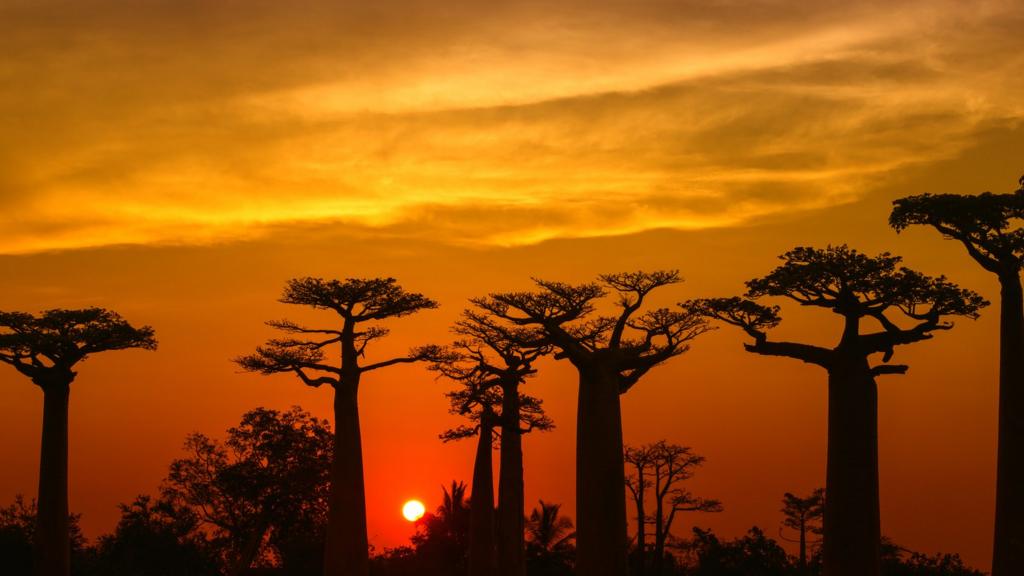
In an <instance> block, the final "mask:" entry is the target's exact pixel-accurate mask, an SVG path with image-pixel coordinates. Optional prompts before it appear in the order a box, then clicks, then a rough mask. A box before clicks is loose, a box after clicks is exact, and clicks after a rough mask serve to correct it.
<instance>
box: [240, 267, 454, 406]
mask: <svg viewBox="0 0 1024 576" xmlns="http://www.w3.org/2000/svg"><path fill="white" fill-rule="evenodd" d="M280 301H281V302H283V303H286V304H302V305H306V306H311V307H313V308H316V309H328V310H333V311H335V312H336V313H337V314H338V315H340V316H341V317H342V319H343V323H342V326H340V327H334V328H310V327H306V326H302V325H300V324H298V323H296V322H292V321H290V320H271V321H269V322H267V325H268V326H270V327H272V328H275V329H277V330H280V331H282V332H284V333H286V334H289V335H292V336H291V337H288V338H271V339H270V340H268V341H267V343H266V344H265V345H263V346H258V347H257V348H256V352H255V353H254V354H248V355H244V356H239V357H237V358H235V360H234V361H235V363H236V364H238V365H239V366H241V367H242V369H243V370H246V371H249V372H256V373H258V374H264V375H270V374H280V373H289V372H290V373H294V374H296V375H297V376H298V377H299V378H300V379H301V380H302V381H303V382H304V383H305V384H306V385H308V386H313V387H319V386H322V385H324V384H327V385H329V386H332V387H337V386H339V385H341V384H343V382H342V379H343V376H344V375H345V374H349V375H355V376H354V378H358V375H359V374H361V373H363V372H368V371H371V370H377V369H379V368H385V367H388V366H392V365H394V364H401V363H409V362H418V361H421V360H430V359H432V358H435V357H436V356H437V355H439V354H441V353H442V350H441V348H440V347H438V346H420V347H416V348H413V349H412V350H410V352H409V354H408V355H406V356H401V357H396V358H391V359H388V360H384V361H381V362H375V363H372V364H367V365H360V363H359V359H360V358H362V357H364V356H365V353H366V348H367V346H368V345H369V344H370V343H371V342H374V341H375V340H379V339H380V338H383V337H385V336H387V335H388V333H389V331H388V329H387V328H384V327H381V326H373V325H371V326H366V327H362V328H358V326H357V325H358V324H360V323H363V322H376V321H381V320H385V319H387V318H397V317H402V316H407V315H409V314H413V313H415V312H418V311H420V310H426V309H431V308H436V307H437V302H435V301H433V300H431V299H429V298H427V297H425V296H423V295H422V294H418V293H414V292H407V291H406V290H405V289H403V288H402V287H401V286H398V284H396V281H395V279H394V278H371V279H364V278H348V279H346V280H345V281H339V280H324V279H322V278H309V277H307V278H295V279H292V280H289V281H288V283H287V285H286V286H285V290H284V295H283V296H282V297H281V299H280ZM333 345H337V346H338V347H339V348H340V354H339V356H340V358H341V362H340V363H338V364H332V363H329V362H328V361H327V354H326V353H325V349H327V348H328V347H329V346H333Z"/></svg>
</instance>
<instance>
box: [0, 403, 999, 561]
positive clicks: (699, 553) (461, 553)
mask: <svg viewBox="0 0 1024 576" xmlns="http://www.w3.org/2000/svg"><path fill="white" fill-rule="evenodd" d="M332 436H333V435H332V432H331V427H330V425H329V424H328V423H327V422H326V421H324V420H320V419H317V418H315V417H312V416H311V415H309V414H308V413H306V412H304V411H302V410H300V409H298V408H293V409H291V410H289V411H286V412H280V411H276V410H268V409H265V408H257V409H254V410H251V411H250V412H248V413H246V414H245V415H243V416H242V419H241V421H240V423H239V424H238V425H237V426H235V427H232V428H230V429H229V430H228V431H227V435H226V437H225V439H224V440H215V439H213V438H211V437H209V436H206V435H205V434H199V433H195V434H191V435H189V436H188V437H187V438H186V439H185V442H184V448H185V450H184V452H185V454H184V455H183V456H182V457H180V458H178V459H175V460H174V461H172V462H171V464H170V466H169V467H168V473H167V476H166V478H165V479H164V481H163V483H162V484H161V486H160V490H159V491H158V493H157V494H156V495H140V496H138V497H136V498H135V499H134V500H133V501H131V502H130V503H127V504H123V505H122V506H121V518H120V520H119V521H118V523H117V526H116V527H115V528H114V530H113V532H112V533H110V534H105V535H103V536H100V537H99V538H98V539H97V540H96V541H95V542H93V543H88V542H87V541H86V540H85V538H84V537H82V535H81V532H80V530H79V529H78V517H77V516H74V515H70V516H69V518H68V521H69V526H70V528H71V529H70V531H69V536H70V552H71V553H70V566H71V574H73V575H75V576H114V575H140V576H141V575H146V576H172V575H187V576H225V575H281V576H313V575H315V574H320V573H322V570H323V556H322V549H323V545H324V543H325V541H326V538H327V535H326V530H327V524H328V518H327V505H328V493H329V483H330V481H329V478H330V474H329V471H330V452H331V447H332ZM625 459H626V460H627V461H628V462H629V463H630V466H631V468H632V471H631V475H630V480H629V484H630V486H631V487H633V488H632V489H633V490H634V491H637V492H636V493H638V494H642V493H644V492H646V494H647V498H648V502H652V504H651V506H650V510H651V513H650V514H649V515H644V514H643V512H642V510H643V507H642V506H640V507H637V508H635V509H634V511H635V512H636V514H637V516H635V518H637V521H636V522H634V523H633V525H632V528H633V534H632V536H633V540H632V544H631V546H630V565H631V569H632V570H633V572H634V573H636V574H648V575H652V574H653V575H657V576H688V575H709V576H710V575H721V576H732V575H736V576H740V575H743V576H746V575H765V576H773V575H779V576H789V575H792V576H804V575H812V574H813V575H817V574H821V554H820V550H821V548H820V545H819V542H820V541H819V540H815V539H811V540H810V542H809V544H808V550H809V551H810V557H809V559H806V560H801V558H800V557H799V556H790V555H787V554H786V552H785V551H784V550H783V549H782V547H781V546H780V544H779V543H778V542H777V541H776V540H774V539H773V538H771V537H769V536H767V535H766V534H765V532H764V531H762V530H760V529H758V528H752V529H751V530H750V531H749V532H748V533H747V534H745V535H743V536H741V537H738V538H735V539H731V540H729V539H723V538H720V537H719V536H716V535H715V534H714V533H713V532H711V531H710V530H706V529H701V528H696V527H694V528H691V529H690V530H689V534H690V535H689V536H688V537H685V538H684V537H679V536H677V535H676V534H678V533H682V532H683V531H678V530H677V531H676V533H675V534H674V533H673V532H672V531H671V530H670V528H671V526H672V524H673V518H674V516H675V514H677V513H681V512H717V511H720V510H721V509H722V508H721V505H720V504H719V503H718V502H717V501H715V500H708V499H704V498H701V497H698V496H694V495H692V494H691V493H690V492H689V491H688V490H686V489H685V481H686V480H687V479H689V478H691V477H692V475H693V473H694V471H695V469H696V468H697V467H699V466H700V464H702V463H703V461H704V459H703V457H701V456H699V455H696V454H694V453H693V451H692V449H690V448H687V447H683V446H678V445H674V444H670V443H667V442H665V441H659V442H656V443H653V444H650V445H646V446H641V447H628V448H627V450H626V454H625ZM642 479H647V480H646V481H647V484H644V481H643V480H642ZM645 485H646V487H647V490H646V491H645V490H643V489H642V487H643V486H645ZM467 491H468V487H467V486H466V485H465V484H463V483H461V482H452V483H451V485H449V486H444V487H442V488H441V499H440V500H441V502H442V504H441V505H440V506H438V507H437V509H436V510H434V511H433V512H430V513H427V514H426V515H424V517H423V518H421V519H420V520H418V521H417V522H416V533H415V534H414V535H413V536H412V538H411V539H410V543H409V545H406V546H400V547H397V548H391V549H385V550H381V551H379V553H376V554H371V555H370V556H369V562H368V570H369V573H370V574H373V575H374V576H411V575H423V576H467V575H469V574H470V573H471V570H472V566H471V562H472V555H473V544H472V540H473V516H474V514H473V513H474V510H473V508H474V504H473V502H472V501H471V498H470V496H469V494H468V493H467ZM821 500H822V491H817V492H815V493H813V494H812V495H810V496H809V497H808V498H806V499H800V498H797V497H795V496H793V495H792V494H786V496H785V498H784V499H783V507H782V509H781V520H780V529H781V528H792V529H795V530H798V529H799V528H800V527H801V526H802V527H803V528H804V529H805V530H806V531H807V532H808V533H812V534H818V533H820V521H821V516H822V514H821V510H822V506H821ZM642 501H643V498H639V499H637V500H635V502H642ZM491 511H492V512H493V508H492V509H491ZM35 517H36V509H35V506H34V503H33V502H30V501H26V500H24V499H22V498H20V497H19V498H18V499H16V500H15V501H14V502H13V503H12V504H11V505H9V506H7V507H5V508H0V558H2V559H3V562H4V574H9V575H11V576H23V575H28V574H31V573H32V544H33V542H34V540H35V534H36V532H35ZM640 518H644V520H645V522H646V523H651V522H655V523H656V524H655V528H654V530H653V534H654V536H653V537H652V538H644V537H643V536H642V535H640V534H639V533H638V527H640V526H643V525H644V524H642V523H640V522H639V519H640ZM523 520H524V525H523V533H522V534H523V539H524V542H525V547H524V573H525V574H527V575H529V576H570V575H572V574H575V573H576V572H575V569H574V565H575V552H576V550H575V543H574V540H575V529H574V526H573V523H572V521H571V520H570V519H569V518H567V517H565V516H564V515H562V513H561V509H560V506H559V505H558V504H551V503H546V502H544V501H540V502H538V503H537V505H536V506H535V507H533V509H532V510H531V512H530V513H529V515H528V516H525V517H524V518H523ZM677 525H678V524H677ZM658 527H660V528H658ZM780 533H781V532H780ZM641 542H644V544H643V545H641V544H640V543H641ZM882 564H883V573H884V574H887V575H893V576H902V575H908V576H910V575H914V576H974V575H980V574H981V573H980V572H977V571H974V570H970V569H968V568H966V567H965V566H964V565H963V563H962V562H961V561H960V559H959V558H958V557H957V556H955V555H934V556H925V555H921V554H915V553H912V552H909V551H906V550H903V549H901V548H898V547H896V546H895V545H892V544H890V543H888V542H884V543H883V556H882Z"/></svg>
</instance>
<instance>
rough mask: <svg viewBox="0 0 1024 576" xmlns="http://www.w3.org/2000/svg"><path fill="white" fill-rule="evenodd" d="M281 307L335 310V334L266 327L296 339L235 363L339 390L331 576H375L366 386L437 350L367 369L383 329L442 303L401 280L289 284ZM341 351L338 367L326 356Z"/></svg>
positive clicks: (327, 570)
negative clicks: (366, 463)
mask: <svg viewBox="0 0 1024 576" xmlns="http://www.w3.org/2000/svg"><path fill="white" fill-rule="evenodd" d="M280 302H282V303H285V304H298V305H303V306H310V307H312V308H314V309H317V310H329V311H331V312H333V313H334V314H336V315H337V316H338V320H339V322H338V324H337V325H336V326H334V327H331V328H308V327H305V326H302V325H300V324H297V323H295V322H292V321H289V320H274V321H270V322H267V325H269V326H271V327H273V328H276V329H278V330H280V331H282V332H284V333H286V334H289V335H290V337H287V338H274V339H271V340H269V341H268V342H267V343H266V344H265V345H263V346H259V347H257V348H256V353H255V354H251V355H248V356H242V357H239V358H236V359H235V362H237V363H238V365H239V366H241V367H242V368H243V369H245V370H247V371H250V372H256V373H259V374H264V375H269V374H295V375H296V376H298V378H299V379H300V380H301V381H302V382H303V383H304V384H306V385H307V386H312V387H314V388H316V387H320V386H323V385H327V386H330V387H331V388H333V389H334V452H333V459H332V462H331V472H330V478H331V488H330V495H329V496H328V514H327V540H326V544H325V548H324V574H325V575H326V576H339V575H345V576H349V575H354V576H365V575H366V574H367V573H368V571H369V543H368V539H367V535H366V497H365V488H364V484H363V451H362V442H361V437H360V431H359V401H358V393H359V383H360V380H361V379H362V377H363V375H364V374H366V373H367V372H372V371H374V370H379V369H381V368H387V367H389V366H394V365H396V364H404V363H411V362H419V361H423V360H430V359H432V358H434V356H435V355H436V354H437V352H438V350H437V348H436V347H431V346H424V347H420V348H414V349H412V350H411V351H410V352H409V354H408V355H406V356H399V357H394V358H390V359H387V360H381V361H378V362H373V363H369V364H366V363H363V362H362V358H364V356H365V353H366V348H367V346H368V345H369V344H370V343H371V342H373V341H375V340H379V339H380V338H383V337H384V336H387V334H388V329H387V328H384V327H382V326H379V325H377V324H376V323H378V322H381V321H383V320H388V319H391V318H400V317H403V316H408V315H410V314H414V313H416V312H419V311H421V310H427V309H431V308H436V307H437V303H436V302H434V301H433V300H431V299H430V298H427V297H426V296H424V295H422V294H418V293H415V292H408V291H406V290H405V289H403V288H402V287H401V286H399V285H398V284H397V282H396V281H395V279H394V278H369V279H364V278H348V279H346V280H344V281H341V280H325V279H323V278H295V279H292V280H289V281H288V283H287V285H286V286H285V289H284V294H283V295H282V297H281V299H280ZM329 347H335V350H336V355H332V356H334V361H331V360H329V359H328V358H327V352H326V350H328V349H329Z"/></svg>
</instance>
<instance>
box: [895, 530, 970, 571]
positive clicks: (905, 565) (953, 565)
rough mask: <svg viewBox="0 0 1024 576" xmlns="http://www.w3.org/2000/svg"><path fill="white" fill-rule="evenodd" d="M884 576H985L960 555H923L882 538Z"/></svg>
mask: <svg viewBox="0 0 1024 576" xmlns="http://www.w3.org/2000/svg"><path fill="white" fill-rule="evenodd" d="M882 574H883V576H984V574H985V573H984V572H982V571H981V570H975V569H974V568H971V567H969V566H967V565H966V564H964V561H963V560H962V559H961V558H960V556H959V555H958V554H943V553H938V554H932V555H928V554H922V553H920V552H914V551H913V550H907V549H906V548H903V547H902V546H897V545H896V544H894V543H893V542H892V541H891V540H889V539H888V538H885V537H882Z"/></svg>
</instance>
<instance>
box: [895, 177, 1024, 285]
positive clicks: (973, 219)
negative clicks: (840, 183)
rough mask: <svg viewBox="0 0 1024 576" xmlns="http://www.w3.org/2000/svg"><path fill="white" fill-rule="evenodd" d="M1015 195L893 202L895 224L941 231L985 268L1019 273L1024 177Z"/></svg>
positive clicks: (1023, 248) (1023, 256)
mask: <svg viewBox="0 0 1024 576" xmlns="http://www.w3.org/2000/svg"><path fill="white" fill-rule="evenodd" d="M1019 183H1020V188H1018V189H1017V191H1016V192H1013V193H1010V194H993V193H991V192H985V193H982V194H978V195H974V196H964V195H960V194H920V195H917V196H909V197H906V198H900V199H898V200H895V201H894V202H893V210H892V214H890V216H889V224H890V225H891V226H892V227H893V228H895V229H896V231H897V232H900V231H903V230H904V229H906V228H908V227H910V226H913V225H921V224H923V225H927V226H931V227H933V228H935V229H936V230H938V231H939V232H941V233H942V235H943V236H945V237H946V238H951V239H955V240H958V241H960V242H961V243H962V244H963V245H964V246H965V247H966V248H967V251H968V253H970V255H971V256H972V257H973V258H974V259H975V260H977V261H978V262H979V263H980V264H981V265H982V266H983V267H984V268H985V269H987V270H989V271H991V272H996V273H1011V272H1012V273H1014V274H1016V273H1017V272H1019V270H1020V269H1021V267H1022V266H1024V227H1022V224H1024V176H1022V177H1021V178H1020V180H1019Z"/></svg>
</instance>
